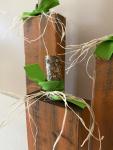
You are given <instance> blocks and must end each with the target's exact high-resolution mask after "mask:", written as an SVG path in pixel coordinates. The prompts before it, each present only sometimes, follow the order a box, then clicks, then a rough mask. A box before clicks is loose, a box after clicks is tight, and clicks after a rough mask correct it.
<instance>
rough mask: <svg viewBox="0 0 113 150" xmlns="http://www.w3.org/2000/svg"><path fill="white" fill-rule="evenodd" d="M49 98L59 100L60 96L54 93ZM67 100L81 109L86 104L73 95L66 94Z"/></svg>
mask: <svg viewBox="0 0 113 150" xmlns="http://www.w3.org/2000/svg"><path fill="white" fill-rule="evenodd" d="M50 99H52V100H53V101H61V98H60V97H59V96H56V95H55V96H51V97H50ZM67 102H69V103H72V104H74V105H76V106H78V107H79V108H81V109H84V108H85V107H86V104H85V103H84V101H82V100H81V99H79V98H76V97H75V96H67Z"/></svg>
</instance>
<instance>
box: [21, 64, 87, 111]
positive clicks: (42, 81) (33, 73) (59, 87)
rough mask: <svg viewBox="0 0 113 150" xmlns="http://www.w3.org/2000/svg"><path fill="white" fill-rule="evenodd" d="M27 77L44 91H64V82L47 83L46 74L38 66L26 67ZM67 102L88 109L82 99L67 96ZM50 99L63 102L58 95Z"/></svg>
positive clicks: (51, 96)
mask: <svg viewBox="0 0 113 150" xmlns="http://www.w3.org/2000/svg"><path fill="white" fill-rule="evenodd" d="M24 68H25V71H26V75H27V76H28V78H29V79H30V80H32V81H33V82H35V83H36V84H37V85H39V86H40V87H41V88H42V90H43V91H47V92H51V93H52V92H54V91H64V81H60V80H59V81H54V80H53V81H52V80H51V81H47V79H46V76H45V74H44V72H43V71H42V70H41V68H40V66H39V65H38V64H31V65H26V66H25V67H24ZM65 96H66V100H67V102H69V103H72V104H74V105H76V106H78V107H80V108H81V109H84V108H85V107H86V103H84V101H83V100H82V99H80V98H77V97H75V96H72V95H69V94H65ZM49 98H50V99H51V100H53V101H61V97H60V96H57V95H52V94H50V96H49Z"/></svg>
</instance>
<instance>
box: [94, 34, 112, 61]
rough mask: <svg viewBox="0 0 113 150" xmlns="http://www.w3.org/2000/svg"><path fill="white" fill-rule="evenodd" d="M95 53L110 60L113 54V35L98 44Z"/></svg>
mask: <svg viewBox="0 0 113 150" xmlns="http://www.w3.org/2000/svg"><path fill="white" fill-rule="evenodd" d="M95 55H96V56H97V57H99V58H101V59H103V60H110V58H111V57H112V55H113V36H110V37H108V38H107V39H106V40H104V41H103V42H101V43H100V44H98V45H97V47H96V50H95Z"/></svg>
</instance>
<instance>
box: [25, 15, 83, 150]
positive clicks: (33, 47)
mask: <svg viewBox="0 0 113 150" xmlns="http://www.w3.org/2000/svg"><path fill="white" fill-rule="evenodd" d="M57 17H58V18H59V19H61V20H62V21H63V22H64V24H65V18H63V17H62V16H60V15H53V19H55V20H56V18H57ZM39 21H40V16H38V17H34V18H32V19H30V20H29V21H27V22H26V23H25V26H24V34H25V36H26V37H27V38H29V39H34V38H36V37H37V36H39V35H40V31H42V28H44V26H45V23H46V21H47V19H46V18H43V21H42V23H41V28H40V27H39ZM59 29H60V30H61V26H60V25H59V26H56V25H55V24H52V23H51V22H49V23H48V26H47V29H46V33H45V35H44V40H45V43H46V46H47V48H48V50H49V55H56V54H59V53H60V54H62V53H64V49H62V48H61V47H60V46H59V45H58V44H57V43H60V38H61V34H59V31H58V30H59ZM56 31H57V32H56ZM62 45H63V46H65V38H64V41H63V42H62ZM45 56H46V52H45V48H44V45H43V43H42V39H40V40H38V41H35V42H33V43H30V44H29V43H27V42H26V41H25V59H26V64H32V63H39V64H40V66H41V68H42V69H43V70H44V71H45V63H44V60H45ZM62 59H63V61H64V60H65V59H64V57H62ZM64 66H65V65H64V63H62V74H63V75H64ZM63 78H64V77H63ZM37 90H38V91H39V90H40V88H39V87H37V86H36V85H35V84H34V83H32V82H31V81H29V80H28V79H27V93H32V92H35V91H37ZM43 100H44V99H42V101H39V102H37V103H35V104H34V105H33V106H32V107H31V108H30V113H31V114H32V116H33V119H34V121H35V124H36V125H37V128H38V134H37V138H36V149H35V147H34V146H33V144H34V140H33V136H32V133H31V128H30V122H29V116H28V113H26V114H27V117H26V118H27V130H28V144H29V150H52V146H53V143H54V141H55V139H56V138H57V136H58V134H59V132H60V129H61V124H62V121H63V115H64V107H63V106H62V105H61V104H53V103H49V102H47V101H46V102H44V101H43ZM74 109H75V111H76V112H77V113H80V112H79V111H78V110H77V109H76V108H74ZM33 131H34V133H36V130H35V128H33ZM79 135H80V133H79V121H78V119H77V118H76V117H74V115H73V113H72V112H71V111H70V110H68V116H67V119H66V125H65V129H64V132H63V134H62V137H61V140H60V142H59V143H58V145H57V147H56V150H78V149H79V138H78V136H79Z"/></svg>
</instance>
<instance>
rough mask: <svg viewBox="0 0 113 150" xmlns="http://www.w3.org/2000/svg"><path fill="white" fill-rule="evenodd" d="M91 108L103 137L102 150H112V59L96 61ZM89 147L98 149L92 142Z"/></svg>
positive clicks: (92, 149)
mask: <svg viewBox="0 0 113 150" xmlns="http://www.w3.org/2000/svg"><path fill="white" fill-rule="evenodd" d="M93 107H94V109H95V115H96V120H97V122H98V124H99V128H100V131H101V134H102V135H104V136H105V138H104V141H103V142H102V150H113V58H112V59H111V60H110V61H103V60H99V59H97V60H96V84H95V98H94V100H93ZM96 133H97V130H96ZM91 146H92V147H91V150H98V149H99V144H98V142H95V141H94V140H93V141H92V145H91Z"/></svg>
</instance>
